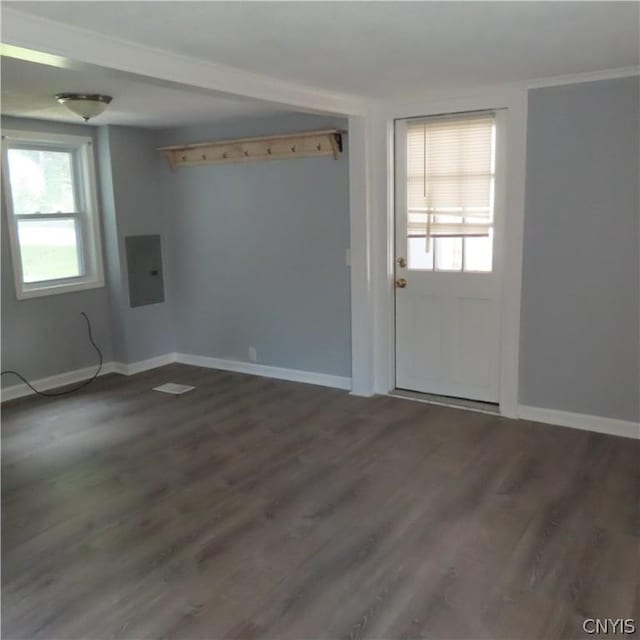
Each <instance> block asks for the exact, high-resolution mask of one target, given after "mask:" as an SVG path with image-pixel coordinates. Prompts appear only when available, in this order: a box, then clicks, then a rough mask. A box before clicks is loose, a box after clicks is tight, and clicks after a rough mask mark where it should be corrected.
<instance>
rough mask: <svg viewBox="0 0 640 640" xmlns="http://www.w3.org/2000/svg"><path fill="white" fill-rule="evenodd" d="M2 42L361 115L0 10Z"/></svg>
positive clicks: (291, 86) (337, 97)
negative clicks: (0, 13) (0, 16)
mask: <svg viewBox="0 0 640 640" xmlns="http://www.w3.org/2000/svg"><path fill="white" fill-rule="evenodd" d="M2 42H3V44H5V45H10V46H15V47H21V48H24V49H29V50H33V51H41V52H43V53H46V54H50V55H53V56H59V57H61V58H63V59H68V60H70V61H75V62H76V63H84V64H90V65H97V66H100V67H107V68H111V69H117V70H118V71H124V72H127V73H133V74H136V75H142V76H146V77H150V78H156V79H160V80H164V81H168V82H174V83H179V84H180V85H190V86H193V87H199V88H201V89H207V90H210V91H213V92H217V93H219V94H220V95H226V96H244V97H247V98H253V99H256V100H263V101H266V102H270V103H273V104H277V105H281V106H284V107H287V108H294V109H301V110H304V111H311V112H331V113H335V114H339V115H365V114H366V113H367V110H368V108H367V101H366V100H364V99H362V98H359V97H357V96H351V95H345V94H340V93H335V92H331V91H326V90H322V89H317V88H314V87H310V86H304V85H300V84H296V83H291V82H286V81H283V80H279V79H277V78H273V77H271V76H266V75H262V74H257V73H252V72H249V71H243V70H241V69H236V68H233V67H228V66H226V65H221V64H215V63H211V62H207V61H205V60H200V59H197V58H192V57H189V56H183V55H179V54H175V53H171V52H168V51H163V50H161V49H154V48H151V47H147V46H143V45H140V44H137V43H134V42H130V41H127V40H120V39H118V38H112V37H109V36H105V35H103V34H99V33H95V32H92V31H89V30H86V29H80V28H78V27H72V26H70V25H66V24H63V23H61V22H56V21H53V20H49V19H46V18H41V17H38V16H33V15H30V14H27V13H23V12H22V11H16V10H15V9H10V8H7V7H3V8H2Z"/></svg>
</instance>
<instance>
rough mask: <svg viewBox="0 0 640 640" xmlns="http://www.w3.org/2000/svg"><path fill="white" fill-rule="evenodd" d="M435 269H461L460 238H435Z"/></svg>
mask: <svg viewBox="0 0 640 640" xmlns="http://www.w3.org/2000/svg"><path fill="white" fill-rule="evenodd" d="M433 242H434V244H435V249H436V270H437V271H460V270H461V269H462V238H435V239H434V241H433Z"/></svg>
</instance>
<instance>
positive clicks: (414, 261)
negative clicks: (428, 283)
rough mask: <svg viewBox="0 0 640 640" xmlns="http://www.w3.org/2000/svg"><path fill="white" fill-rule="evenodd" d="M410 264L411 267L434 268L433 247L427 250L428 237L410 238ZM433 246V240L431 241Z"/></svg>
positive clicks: (429, 269)
mask: <svg viewBox="0 0 640 640" xmlns="http://www.w3.org/2000/svg"><path fill="white" fill-rule="evenodd" d="M407 241H408V247H409V255H408V265H409V269H422V270H428V271H431V270H432V269H433V249H432V251H430V252H428V251H427V239H426V238H408V239H407ZM431 247H433V242H432V243H431Z"/></svg>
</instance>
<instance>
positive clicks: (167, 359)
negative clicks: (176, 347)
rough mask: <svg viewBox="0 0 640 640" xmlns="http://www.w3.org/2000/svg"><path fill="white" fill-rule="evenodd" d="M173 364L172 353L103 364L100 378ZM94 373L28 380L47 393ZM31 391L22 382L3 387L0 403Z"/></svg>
mask: <svg viewBox="0 0 640 640" xmlns="http://www.w3.org/2000/svg"><path fill="white" fill-rule="evenodd" d="M172 362H175V354H174V353H165V354H163V355H161V356H157V357H155V358H149V359H148V360H140V361H139V362H133V363H131V364H125V363H124V362H105V363H104V364H103V365H102V370H101V371H100V376H104V375H106V374H107V373H119V374H121V375H123V376H132V375H135V374H136V373H142V372H143V371H148V370H149V369H156V368H157V367H163V366H164V365H166V364H171V363H172ZM95 371H96V367H84V368H83V369H75V370H74V371H67V372H65V373H59V374H57V375H55V376H49V377H47V378H39V379H38V380H30V382H31V384H32V385H33V386H34V387H35V388H36V389H38V390H39V391H49V390H50V389H56V388H57V387H65V386H67V385H69V384H76V383H78V382H82V381H83V380H87V379H89V378H91V376H93V374H94V373H95ZM33 393H34V392H33V391H32V390H31V389H30V388H29V387H28V386H27V385H26V384H24V383H23V382H21V383H20V384H16V385H12V386H10V387H4V388H3V389H2V390H1V391H0V395H1V397H2V402H6V401H7V400H15V399H16V398H22V397H24V396H30V395H33Z"/></svg>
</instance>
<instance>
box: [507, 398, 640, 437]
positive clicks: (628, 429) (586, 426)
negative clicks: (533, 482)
mask: <svg viewBox="0 0 640 640" xmlns="http://www.w3.org/2000/svg"><path fill="white" fill-rule="evenodd" d="M518 409H519V415H520V418H521V419H523V420H531V421H533V422H544V423H546V424H553V425H559V426H561V427H572V428H574V429H583V430H585V431H597V432H598V433H608V434H610V435H613V436H622V437H624V438H640V423H638V422H631V421H628V420H617V419H615V418H603V417H601V416H591V415H586V414H582V413H571V412H570V411H557V410H555V409H542V408H540V407H529V406H526V405H520V406H519V408H518Z"/></svg>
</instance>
